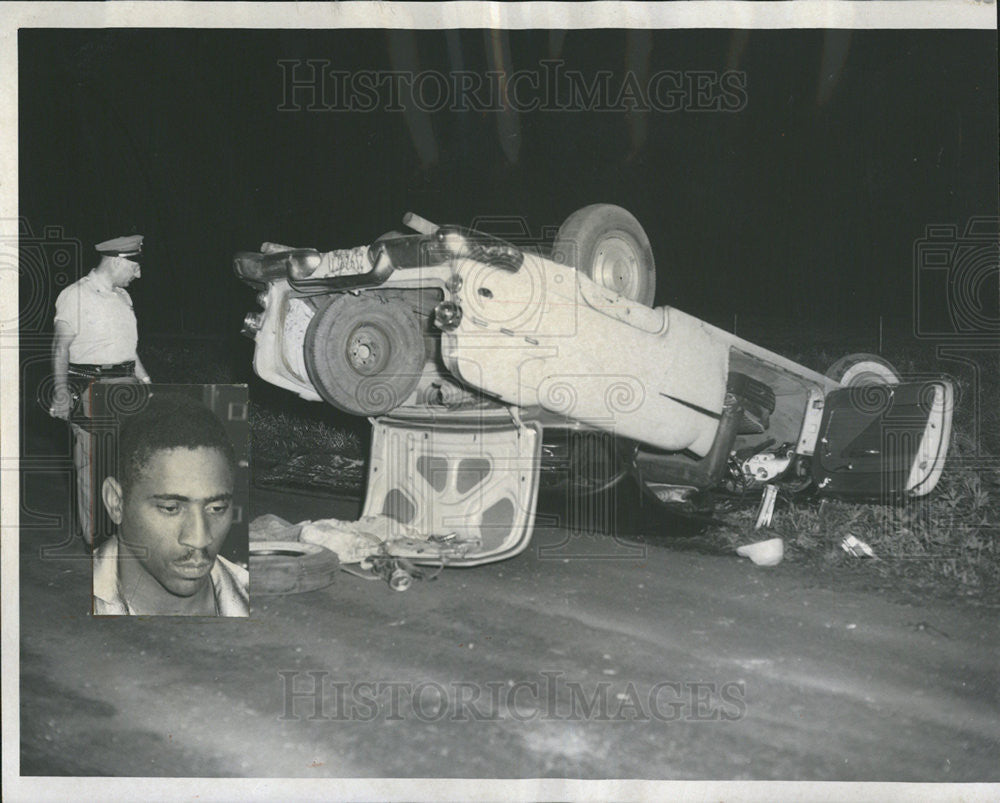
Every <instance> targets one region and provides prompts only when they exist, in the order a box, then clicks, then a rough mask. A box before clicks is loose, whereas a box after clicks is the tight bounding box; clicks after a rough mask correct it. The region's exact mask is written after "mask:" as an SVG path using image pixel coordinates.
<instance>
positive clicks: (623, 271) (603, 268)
mask: <svg viewBox="0 0 1000 803" xmlns="http://www.w3.org/2000/svg"><path fill="white" fill-rule="evenodd" d="M593 275H594V281H596V282H598V283H599V284H602V285H604V286H605V287H607V288H608V289H609V290H614V291H615V292H616V293H620V294H621V295H623V296H625V297H626V298H631V299H635V298H636V296H637V295H638V292H639V285H640V276H639V255H638V254H637V253H636V251H635V247H634V246H633V245H632V243H631V242H629V240H627V239H626V238H625V237H624V235H620V234H611V235H608V236H607V237H605V238H604V239H603V240H601V242H600V243H599V244H598V246H597V248H596V250H595V251H594V274H593Z"/></svg>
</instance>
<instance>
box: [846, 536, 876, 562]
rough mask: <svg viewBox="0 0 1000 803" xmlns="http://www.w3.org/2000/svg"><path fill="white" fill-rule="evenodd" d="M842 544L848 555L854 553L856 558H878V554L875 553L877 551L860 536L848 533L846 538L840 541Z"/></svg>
mask: <svg viewBox="0 0 1000 803" xmlns="http://www.w3.org/2000/svg"><path fill="white" fill-rule="evenodd" d="M840 546H841V548H842V549H843V550H844V552H846V553H847V554H848V555H853V556H854V557H856V558H874V559H875V560H878V556H877V555H876V554H875V551H874V550H873V549H872V548H871V547H870V546H868V544H866V543H865V542H864V541H862V540H861V539H860V538H855V537H854V536H853V535H848V536H847V537H846V538H844V540H843V541H841V542H840Z"/></svg>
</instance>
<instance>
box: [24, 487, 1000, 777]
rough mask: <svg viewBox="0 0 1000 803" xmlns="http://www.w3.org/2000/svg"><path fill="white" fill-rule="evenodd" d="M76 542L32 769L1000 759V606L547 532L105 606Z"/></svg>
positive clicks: (55, 621) (542, 769) (575, 772)
mask: <svg viewBox="0 0 1000 803" xmlns="http://www.w3.org/2000/svg"><path fill="white" fill-rule="evenodd" d="M27 486H28V487H27V499H28V501H29V505H30V506H31V507H32V509H34V510H36V511H40V512H45V511H47V510H49V511H55V512H58V510H59V507H60V505H62V504H63V502H62V501H61V500H62V499H63V498H64V497H63V494H64V493H65V489H63V488H61V487H60V486H59V484H58V483H57V482H56V481H54V480H52V479H49V478H46V477H44V476H43V477H40V478H35V479H29V480H28V483H27ZM258 504H259V505H261V506H262V507H264V508H267V509H269V510H271V511H272V512H275V513H279V514H283V515H285V516H286V517H295V516H296V515H310V516H315V515H318V514H321V513H323V512H326V514H327V515H336V516H338V517H345V516H349V515H351V513H352V510H353V508H354V507H355V506H354V505H352V504H350V503H340V504H333V505H329V504H324V505H317V503H316V501H315V500H311V501H310V500H308V499H305V498H303V497H294V496H285V497H280V496H271V497H263V498H261V499H260V500H258ZM55 540H57V539H55V536H54V534H53V532H52V531H46V530H44V529H33V530H25V531H23V532H22V534H21V594H22V606H21V648H22V685H21V695H22V696H21V716H22V719H21V729H22V751H21V762H22V773H24V774H83V775H105V774H120V775H152V776H159V775H183V776H208V775H217V774H218V775H238V776H299V777H326V776H355V777H361V776H364V777H372V776H423V777H427V776H450V777H463V776H464V777H476V776H499V777H538V776H547V777H557V776H569V777H578V778H602V777H635V778H672V779H707V778H716V779H747V778H756V779H815V780H875V779H880V780H895V781H971V780H977V781H997V780H1000V764H998V762H997V755H998V741H1000V725H998V722H1000V717H998V708H1000V705H998V699H997V688H998V684H997V679H998V678H997V666H998V661H997V658H998V655H997V647H996V645H997V635H998V633H997V631H998V622H997V616H996V612H995V611H990V610H986V609H977V608H973V607H967V606H963V605H960V604H956V603H943V602H927V603H926V604H921V605H913V604H904V603H901V602H899V601H893V600H892V599H889V598H886V597H885V596H884V595H878V594H875V593H870V592H869V593H864V592H859V591H846V590H843V589H837V588H830V587H828V586H829V585H830V584H829V583H828V582H826V583H819V582H817V579H816V577H815V576H813V575H811V574H809V573H808V571H807V570H806V569H804V568H802V567H797V566H794V565H789V564H787V563H786V564H783V565H781V566H778V567H776V568H773V569H760V568H755V567H753V566H752V565H750V564H748V563H747V562H744V561H740V560H738V559H736V558H734V557H729V556H720V555H706V554H698V553H695V552H691V551H684V550H682V549H678V548H677V547H676V542H672V541H670V540H669V539H656V538H653V539H651V541H650V542H649V543H647V544H646V545H645V548H644V549H640V550H637V551H636V550H630V548H629V546H628V545H627V544H619V543H616V542H614V541H613V540H609V539H608V538H606V537H604V538H595V537H584V536H577V537H572V538H571V537H569V536H567V534H566V532H565V531H564V530H561V529H558V528H548V529H543V530H541V531H539V532H538V533H537V535H536V538H535V541H534V543H533V547H532V548H531V549H529V551H528V552H526V553H525V554H523V555H521V556H519V557H517V558H515V559H513V560H510V561H507V562H504V563H500V564H494V565H491V566H483V567H479V568H475V569H467V570H457V569H456V570H449V571H447V572H445V573H443V574H442V575H441V576H440V577H439V578H438V579H436V580H435V581H433V582H422V583H415V584H414V586H413V588H412V589H411V590H410V591H408V592H406V593H395V592H392V591H391V590H390V589H389V588H388V586H387V585H385V584H384V583H382V582H366V581H364V580H361V579H358V578H354V577H351V576H349V575H347V574H340V575H338V578H337V581H336V583H335V584H334V585H333V586H331V587H330V588H328V589H326V590H323V591H317V592H312V593H309V594H303V595H298V596H288V597H278V598H269V599H265V600H260V601H257V602H256V603H255V604H254V608H253V615H252V618H251V619H249V620H245V621H197V622H194V621H186V620H182V619H155V618H154V619H142V620H130V619H124V618H123V619H108V620H94V619H92V618H90V617H88V616H87V615H86V613H85V611H86V610H87V609H88V594H89V575H88V564H87V562H86V560H81V559H80V554H81V553H79V552H78V551H75V550H76V549H77V548H76V547H75V546H68V547H66V548H64V549H61V550H57V553H58V555H60V556H61V557H57V556H51V555H50V556H49V558H48V559H46V560H40V559H39V547H40V546H41V545H44V544H52V543H53V542H54V541H55ZM546 547H548V550H547V551H544V549H543V548H546ZM571 554H572V555H576V556H575V557H573V556H571ZM74 556H75V557H74ZM824 585H826V586H827V587H824ZM314 684H319V685H314ZM366 684H367V685H366ZM313 689H317V690H318V691H317V692H316V693H314V694H308V693H303V692H309V691H310V690H313ZM291 692H295V693H298V694H297V696H296V694H292V693H291Z"/></svg>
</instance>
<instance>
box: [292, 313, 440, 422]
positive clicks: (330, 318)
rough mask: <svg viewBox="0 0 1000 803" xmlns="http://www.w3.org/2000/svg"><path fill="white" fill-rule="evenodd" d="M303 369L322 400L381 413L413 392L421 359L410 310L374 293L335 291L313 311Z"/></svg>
mask: <svg viewBox="0 0 1000 803" xmlns="http://www.w3.org/2000/svg"><path fill="white" fill-rule="evenodd" d="M304 350H305V364H306V371H307V373H308V374H309V379H310V381H311V382H312V384H313V386H314V387H315V388H316V390H317V391H318V392H319V395H320V396H322V397H323V399H324V400H325V401H327V402H328V403H329V404H332V405H333V406H334V407H336V408H337V409H339V410H343V411H344V412H347V413H351V414H353V415H363V416H370V415H382V414H384V413H387V412H389V411H390V410H393V409H395V408H396V407H398V406H399V405H400V404H402V403H403V402H404V401H406V398H407V397H408V396H409V395H410V394H411V393H412V392H413V390H414V388H416V386H417V382H419V380H420V375H421V373H422V372H423V367H424V362H425V352H424V336H423V332H422V331H421V329H420V322H419V320H418V318H417V316H416V315H415V314H414V312H413V310H412V309H411V308H410V307H408V306H407V305H406V304H405V303H403V302H402V301H400V300H398V299H394V300H386V299H385V298H383V297H381V296H379V295H378V294H376V293H363V294H361V295H360V296H353V295H349V294H347V295H337V296H334V297H333V298H332V299H330V301H329V303H327V304H326V306H324V307H323V308H322V309H320V310H319V311H318V312H317V313H316V315H314V316H313V319H312V321H310V323H309V328H308V329H306V336H305V346H304Z"/></svg>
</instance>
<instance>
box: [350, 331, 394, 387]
mask: <svg viewBox="0 0 1000 803" xmlns="http://www.w3.org/2000/svg"><path fill="white" fill-rule="evenodd" d="M389 350H390V349H389V339H388V337H387V336H386V334H385V332H383V331H382V330H381V329H378V328H377V327H374V326H370V325H368V326H362V327H359V328H358V329H355V330H354V332H353V333H352V334H351V336H350V337H349V338H348V339H347V361H348V362H349V363H350V364H351V367H352V368H354V370H355V371H357V372H358V373H359V374H365V375H366V376H371V375H373V374H377V373H378V372H379V371H381V370H382V369H383V368H384V367H385V365H386V363H387V362H388V360H389Z"/></svg>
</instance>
